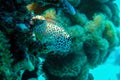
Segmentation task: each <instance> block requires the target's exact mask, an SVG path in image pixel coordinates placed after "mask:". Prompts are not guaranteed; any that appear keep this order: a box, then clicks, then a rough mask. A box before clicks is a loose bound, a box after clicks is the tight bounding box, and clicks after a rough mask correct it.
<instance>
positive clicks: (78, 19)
mask: <svg viewBox="0 0 120 80" xmlns="http://www.w3.org/2000/svg"><path fill="white" fill-rule="evenodd" d="M71 19H72V22H73V23H74V24H78V25H81V26H83V25H84V24H85V23H86V22H87V21H88V19H87V17H86V15H85V14H82V13H79V12H78V11H77V12H76V14H75V15H73V16H72V17H71Z"/></svg>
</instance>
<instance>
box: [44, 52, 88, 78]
mask: <svg viewBox="0 0 120 80" xmlns="http://www.w3.org/2000/svg"><path fill="white" fill-rule="evenodd" d="M68 62H69V63H68ZM85 62H86V57H85V56H84V53H83V52H81V53H69V54H68V55H67V56H64V57H63V56H58V55H49V57H47V59H46V61H45V63H44V67H45V69H44V70H45V72H47V73H48V74H50V75H52V76H54V77H58V78H61V79H66V80H68V79H69V78H71V79H73V78H75V77H76V76H77V75H78V73H80V72H81V70H82V69H81V67H82V66H83V64H84V63H85ZM58 63H59V64H58ZM61 79H60V80H61Z"/></svg>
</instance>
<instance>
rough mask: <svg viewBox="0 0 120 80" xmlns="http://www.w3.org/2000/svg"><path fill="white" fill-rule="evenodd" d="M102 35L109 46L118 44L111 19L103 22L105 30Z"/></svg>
mask: <svg viewBox="0 0 120 80" xmlns="http://www.w3.org/2000/svg"><path fill="white" fill-rule="evenodd" d="M103 37H104V38H106V39H107V40H108V42H109V44H110V47H113V46H116V45H117V44H118V37H117V32H116V30H115V26H114V24H113V23H112V22H111V21H106V22H105V31H104V33H103Z"/></svg>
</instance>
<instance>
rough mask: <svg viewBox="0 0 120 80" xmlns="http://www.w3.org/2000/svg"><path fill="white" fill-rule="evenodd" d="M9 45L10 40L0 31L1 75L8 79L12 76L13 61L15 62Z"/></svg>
mask: <svg viewBox="0 0 120 80" xmlns="http://www.w3.org/2000/svg"><path fill="white" fill-rule="evenodd" d="M9 47H10V44H9V40H8V39H7V38H6V37H5V35H4V34H3V32H1V31H0V75H2V76H4V78H6V79H7V80H8V79H9V80H10V79H11V78H12V72H11V63H12V62H13V59H12V58H11V57H12V55H11V54H10V51H9Z"/></svg>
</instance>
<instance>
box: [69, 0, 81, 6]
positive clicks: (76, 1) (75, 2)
mask: <svg viewBox="0 0 120 80" xmlns="http://www.w3.org/2000/svg"><path fill="white" fill-rule="evenodd" d="M68 1H69V2H70V3H71V5H73V6H74V7H77V6H78V5H79V4H80V2H81V0H68Z"/></svg>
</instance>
